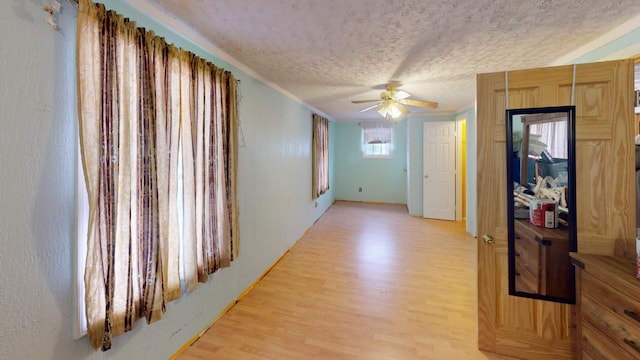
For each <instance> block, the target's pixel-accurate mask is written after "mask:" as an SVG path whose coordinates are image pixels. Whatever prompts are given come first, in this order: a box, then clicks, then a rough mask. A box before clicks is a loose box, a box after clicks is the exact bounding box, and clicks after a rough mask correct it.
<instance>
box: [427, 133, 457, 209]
mask: <svg viewBox="0 0 640 360" xmlns="http://www.w3.org/2000/svg"><path fill="white" fill-rule="evenodd" d="M422 171H423V174H422V175H423V186H422V190H423V191H422V194H423V195H422V196H423V200H422V203H423V205H422V216H423V217H425V218H431V219H441V220H455V218H456V124H455V122H454V121H440V122H426V123H424V125H423V165H422Z"/></svg>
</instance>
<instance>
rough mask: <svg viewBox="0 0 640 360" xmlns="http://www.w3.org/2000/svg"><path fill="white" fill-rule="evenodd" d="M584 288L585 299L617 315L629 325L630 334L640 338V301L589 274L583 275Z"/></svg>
mask: <svg viewBox="0 0 640 360" xmlns="http://www.w3.org/2000/svg"><path fill="white" fill-rule="evenodd" d="M582 288H583V291H582V297H583V298H584V297H588V298H590V299H591V300H593V301H595V302H596V303H597V304H599V305H600V306H601V307H603V308H604V309H608V310H609V311H611V312H613V313H615V314H616V315H617V317H618V318H619V320H620V321H622V322H624V323H626V324H628V326H625V327H626V328H628V331H629V333H630V334H633V336H635V337H640V299H634V298H631V297H629V296H628V295H625V294H623V293H621V292H619V291H618V290H616V289H613V288H611V286H609V285H608V284H605V283H604V282H602V281H600V280H598V279H596V278H595V277H593V276H592V275H591V274H589V273H585V274H583V275H582ZM612 318H614V317H612ZM639 344H640V343H639Z"/></svg>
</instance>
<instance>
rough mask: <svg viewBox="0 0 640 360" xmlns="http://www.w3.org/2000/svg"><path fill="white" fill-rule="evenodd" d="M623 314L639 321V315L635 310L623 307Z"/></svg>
mask: <svg viewBox="0 0 640 360" xmlns="http://www.w3.org/2000/svg"><path fill="white" fill-rule="evenodd" d="M624 314H625V315H627V316H628V317H630V318H632V319H633V320H635V321H637V322H640V316H638V314H636V313H635V312H633V311H631V310H627V309H624Z"/></svg>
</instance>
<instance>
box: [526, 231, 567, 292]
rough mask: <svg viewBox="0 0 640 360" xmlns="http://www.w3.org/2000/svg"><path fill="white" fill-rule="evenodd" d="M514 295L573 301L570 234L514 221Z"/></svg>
mask: <svg viewBox="0 0 640 360" xmlns="http://www.w3.org/2000/svg"><path fill="white" fill-rule="evenodd" d="M514 228H515V229H514V230H515V231H514V232H515V239H514V244H515V246H514V248H515V255H516V258H515V265H516V266H515V270H516V291H518V292H525V293H531V294H539V295H546V296H554V297H559V298H571V297H573V281H571V278H570V276H571V275H572V274H573V271H572V269H571V263H570V262H569V256H568V255H567V254H568V253H569V240H568V239H569V232H568V231H567V230H566V229H547V228H543V227H539V226H535V225H533V224H532V223H531V222H529V221H528V220H520V219H516V220H514Z"/></svg>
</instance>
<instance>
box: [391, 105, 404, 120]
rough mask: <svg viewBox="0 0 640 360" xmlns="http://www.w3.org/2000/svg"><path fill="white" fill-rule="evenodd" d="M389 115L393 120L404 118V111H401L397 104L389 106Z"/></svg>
mask: <svg viewBox="0 0 640 360" xmlns="http://www.w3.org/2000/svg"><path fill="white" fill-rule="evenodd" d="M388 112H389V115H390V116H391V118H392V119H397V118H399V117H400V116H402V111H400V107H398V104H396V103H395V102H394V103H392V104H391V105H390V106H389V111H388Z"/></svg>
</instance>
